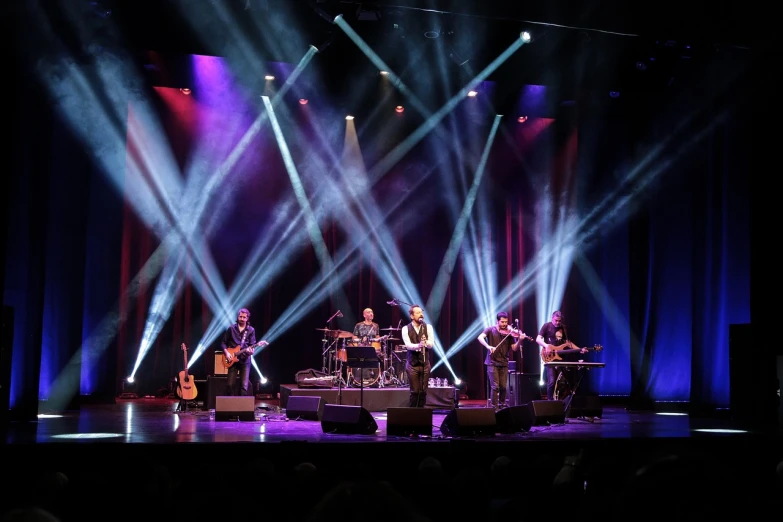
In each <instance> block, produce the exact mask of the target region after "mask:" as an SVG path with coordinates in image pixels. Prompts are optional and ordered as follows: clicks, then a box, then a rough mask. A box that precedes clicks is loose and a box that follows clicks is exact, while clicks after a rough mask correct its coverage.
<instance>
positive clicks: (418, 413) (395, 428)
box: [386, 408, 432, 437]
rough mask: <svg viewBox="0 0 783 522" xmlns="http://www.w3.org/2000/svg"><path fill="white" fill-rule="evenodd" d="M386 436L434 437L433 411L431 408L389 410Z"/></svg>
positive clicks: (387, 411) (387, 412)
mask: <svg viewBox="0 0 783 522" xmlns="http://www.w3.org/2000/svg"><path fill="white" fill-rule="evenodd" d="M386 435H388V436H402V437H407V436H410V435H426V436H428V437H432V410H431V409H430V408H388V409H387V410H386Z"/></svg>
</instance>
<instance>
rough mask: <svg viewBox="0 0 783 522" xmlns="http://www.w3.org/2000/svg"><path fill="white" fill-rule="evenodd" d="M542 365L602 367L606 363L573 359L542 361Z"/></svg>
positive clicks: (555, 366)
mask: <svg viewBox="0 0 783 522" xmlns="http://www.w3.org/2000/svg"><path fill="white" fill-rule="evenodd" d="M544 366H551V367H553V368H561V367H562V368H569V367H570V368H603V367H604V366H606V363H602V362H574V361H555V362H548V363H544Z"/></svg>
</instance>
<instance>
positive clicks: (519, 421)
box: [495, 404, 533, 433]
mask: <svg viewBox="0 0 783 522" xmlns="http://www.w3.org/2000/svg"><path fill="white" fill-rule="evenodd" d="M495 422H496V423H497V432H498V433H518V432H520V431H530V427H531V426H532V425H533V416H532V415H531V412H530V407H529V406H528V405H527V404H525V405H524V406H511V407H510V408H503V409H502V410H499V411H498V412H497V413H495Z"/></svg>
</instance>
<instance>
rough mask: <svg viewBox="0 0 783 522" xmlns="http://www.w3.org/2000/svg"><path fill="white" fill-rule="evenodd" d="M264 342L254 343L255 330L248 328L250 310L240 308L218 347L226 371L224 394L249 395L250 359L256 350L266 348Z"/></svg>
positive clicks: (266, 343)
mask: <svg viewBox="0 0 783 522" xmlns="http://www.w3.org/2000/svg"><path fill="white" fill-rule="evenodd" d="M268 344H269V343H268V342H266V341H256V330H255V328H253V327H252V326H250V310H248V309H247V308H241V309H240V310H239V313H237V322H236V323H234V324H232V325H231V326H229V327H228V328H227V329H226V331H225V333H224V334H223V339H222V340H221V342H220V347H221V349H222V350H223V364H224V365H225V366H226V368H227V369H228V375H227V377H226V387H227V390H226V394H228V395H249V394H248V390H249V389H250V367H251V366H252V364H253V363H252V361H251V358H252V357H253V354H254V353H255V351H256V348H258V347H262V346H266V345H268Z"/></svg>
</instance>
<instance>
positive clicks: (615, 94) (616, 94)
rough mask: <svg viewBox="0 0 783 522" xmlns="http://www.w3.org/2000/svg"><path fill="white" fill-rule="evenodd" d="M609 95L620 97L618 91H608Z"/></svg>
mask: <svg viewBox="0 0 783 522" xmlns="http://www.w3.org/2000/svg"><path fill="white" fill-rule="evenodd" d="M609 97H610V98H619V97H620V91H609Z"/></svg>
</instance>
